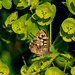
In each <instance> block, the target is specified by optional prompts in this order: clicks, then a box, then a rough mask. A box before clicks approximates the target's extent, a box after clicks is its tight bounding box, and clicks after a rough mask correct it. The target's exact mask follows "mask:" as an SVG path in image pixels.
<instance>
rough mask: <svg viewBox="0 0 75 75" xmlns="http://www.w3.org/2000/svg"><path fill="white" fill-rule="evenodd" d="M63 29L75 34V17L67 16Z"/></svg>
mask: <svg viewBox="0 0 75 75" xmlns="http://www.w3.org/2000/svg"><path fill="white" fill-rule="evenodd" d="M61 26H62V29H63V31H64V32H65V33H67V34H74V33H75V19H73V18H67V19H65V20H64V21H63V23H62V25H61Z"/></svg>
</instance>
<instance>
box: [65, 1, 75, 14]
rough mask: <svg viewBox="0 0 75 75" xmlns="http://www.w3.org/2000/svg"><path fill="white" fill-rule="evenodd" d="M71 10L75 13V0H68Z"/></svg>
mask: <svg viewBox="0 0 75 75" xmlns="http://www.w3.org/2000/svg"><path fill="white" fill-rule="evenodd" d="M66 4H67V7H68V9H69V11H70V12H71V13H72V14H74V15H75V0H66Z"/></svg>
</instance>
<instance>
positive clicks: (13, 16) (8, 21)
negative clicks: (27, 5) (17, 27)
mask: <svg viewBox="0 0 75 75" xmlns="http://www.w3.org/2000/svg"><path fill="white" fill-rule="evenodd" d="M17 18H18V12H17V11H16V12H13V13H11V14H10V15H9V16H8V17H7V19H6V21H5V27H6V28H7V31H8V32H12V30H11V25H12V23H13V22H14V21H15V20H17Z"/></svg>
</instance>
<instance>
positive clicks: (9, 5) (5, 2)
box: [2, 0, 12, 9]
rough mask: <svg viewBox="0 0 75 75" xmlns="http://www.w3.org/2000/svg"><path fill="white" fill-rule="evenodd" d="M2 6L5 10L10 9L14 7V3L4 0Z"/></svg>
mask: <svg viewBox="0 0 75 75" xmlns="http://www.w3.org/2000/svg"><path fill="white" fill-rule="evenodd" d="M2 5H3V7H4V8H5V9H10V8H11V6H12V2H11V0H3V1H2Z"/></svg>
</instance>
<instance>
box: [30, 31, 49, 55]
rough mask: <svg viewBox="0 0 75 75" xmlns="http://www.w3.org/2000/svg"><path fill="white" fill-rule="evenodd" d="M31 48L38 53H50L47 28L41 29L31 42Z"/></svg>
mask: <svg viewBox="0 0 75 75" xmlns="http://www.w3.org/2000/svg"><path fill="white" fill-rule="evenodd" d="M29 49H30V50H31V52H32V53H36V54H37V55H48V54H49V53H50V52H49V39H48V35H47V33H46V31H45V30H40V31H39V32H38V33H37V35H36V37H35V38H34V39H33V40H32V41H31V42H30V44H29Z"/></svg>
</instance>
